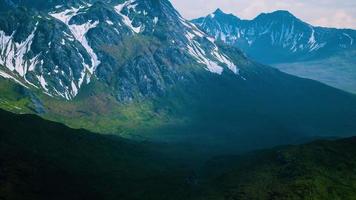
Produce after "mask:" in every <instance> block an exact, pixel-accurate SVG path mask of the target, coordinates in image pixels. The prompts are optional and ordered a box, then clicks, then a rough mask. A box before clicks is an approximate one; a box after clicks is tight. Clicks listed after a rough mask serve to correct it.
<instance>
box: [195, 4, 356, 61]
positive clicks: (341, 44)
mask: <svg viewBox="0 0 356 200" xmlns="http://www.w3.org/2000/svg"><path fill="white" fill-rule="evenodd" d="M192 22H193V23H194V24H196V25H197V26H199V27H200V28H201V29H202V30H204V31H205V32H206V33H208V34H209V35H211V36H213V37H214V38H215V39H217V40H220V41H223V42H225V43H227V44H229V45H234V46H237V47H239V48H241V49H242V50H243V51H244V52H246V54H247V55H249V56H250V57H251V58H253V59H255V60H257V61H259V62H262V63H265V64H274V63H285V62H296V61H306V60H315V59H320V58H327V57H329V56H332V55H337V54H340V53H343V52H348V51H354V50H356V43H355V42H354V40H355V39H356V31H355V30H351V29H334V28H324V27H315V26H312V25H310V24H308V23H306V22H303V21H302V20H300V19H298V18H296V17H295V16H294V15H292V14H291V13H290V12H288V11H283V10H279V11H275V12H272V13H263V14H260V15H258V16H257V17H256V18H254V19H252V20H242V19H240V18H238V17H236V16H234V15H232V14H226V13H224V12H223V11H222V10H220V9H217V10H216V11H215V12H214V13H212V14H210V15H208V16H206V17H202V18H198V19H195V20H193V21H192Z"/></svg>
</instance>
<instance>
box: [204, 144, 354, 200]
mask: <svg viewBox="0 0 356 200" xmlns="http://www.w3.org/2000/svg"><path fill="white" fill-rule="evenodd" d="M355 158H356V138H350V139H343V140H338V141H316V142H313V143H310V144H306V145H300V146H288V147H280V148H275V149H272V150H265V151H259V152H256V153H250V154H247V155H243V156H235V157H233V156H230V157H221V158H217V159H215V160H213V161H211V162H210V163H209V164H208V166H209V167H208V169H209V170H208V172H209V173H208V174H209V176H210V180H211V182H209V184H210V185H213V188H209V189H208V191H214V192H212V195H211V199H228V200H233V199H240V200H265V199H276V200H281V199H284V200H287V199H288V200H289V199H290V200H292V199H293V200H304V199H313V200H334V199H340V200H341V199H342V200H351V199H352V200H353V199H356V159H355ZM221 196H223V197H224V198H222V197H221Z"/></svg>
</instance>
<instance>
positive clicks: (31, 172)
mask: <svg viewBox="0 0 356 200" xmlns="http://www.w3.org/2000/svg"><path fill="white" fill-rule="evenodd" d="M0 121H1V123H0V124H1V126H0V199H4V200H15V199H143V197H144V199H188V197H189V196H187V195H189V190H190V188H189V184H188V183H187V182H186V178H187V176H188V175H189V173H190V171H189V169H188V168H186V167H185V165H180V164H179V162H178V161H177V160H179V159H177V157H174V156H171V155H170V156H168V155H165V154H163V153H159V152H158V151H157V149H159V148H162V147H163V146H162V145H155V148H154V149H153V148H152V146H151V145H148V144H145V143H134V142H130V141H126V140H123V139H120V138H116V137H109V136H108V137H105V136H101V135H96V134H94V133H90V132H88V131H84V130H74V129H70V128H67V127H65V126H63V125H60V124H57V123H53V122H48V121H44V120H42V119H40V118H39V117H36V116H32V115H24V116H20V115H14V114H11V113H8V112H5V111H0ZM165 149H168V148H165ZM177 155H178V154H177Z"/></svg>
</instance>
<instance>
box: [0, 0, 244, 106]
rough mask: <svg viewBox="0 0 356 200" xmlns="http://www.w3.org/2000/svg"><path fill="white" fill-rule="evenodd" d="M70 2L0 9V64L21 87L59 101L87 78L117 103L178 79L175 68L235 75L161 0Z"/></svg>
mask: <svg viewBox="0 0 356 200" xmlns="http://www.w3.org/2000/svg"><path fill="white" fill-rule="evenodd" d="M25 2H26V1H25ZM73 2H75V3H72V2H68V3H53V2H52V3H51V4H50V5H51V6H49V5H48V6H45V7H49V8H47V9H44V10H41V12H40V13H38V11H36V10H34V9H31V6H28V7H30V8H28V9H26V8H19V9H17V8H14V9H11V10H10V11H9V12H3V13H2V17H1V18H2V20H1V21H2V23H0V30H2V32H1V34H0V37H1V41H2V42H1V46H0V49H1V50H2V51H1V56H0V58H1V59H0V64H1V65H4V66H5V67H7V68H8V69H9V70H10V71H12V72H14V73H15V75H16V77H18V78H19V79H21V80H25V82H26V83H27V85H28V86H33V87H40V88H41V89H42V90H44V91H45V92H46V93H48V94H49V95H52V96H58V97H62V98H66V99H72V98H73V97H75V96H76V95H77V94H78V92H79V90H80V88H81V86H82V85H83V84H88V83H89V82H90V81H91V80H92V78H93V76H94V77H96V78H98V79H101V80H102V81H104V82H107V83H108V84H109V85H110V86H111V87H113V89H114V90H115V92H116V93H117V98H118V99H119V100H121V101H127V100H130V99H132V98H135V96H136V97H137V96H148V95H152V94H153V95H154V94H157V93H160V92H163V91H164V90H165V88H166V87H168V83H167V82H172V83H171V84H173V83H174V82H176V81H179V76H177V75H175V74H174V73H175V71H178V70H179V68H180V67H179V66H182V65H195V66H196V67H203V68H206V69H207V70H208V71H211V72H213V73H218V74H221V73H222V71H223V69H224V68H226V69H229V70H231V71H233V72H234V73H237V72H238V69H237V67H236V66H235V65H234V64H233V62H232V61H231V60H230V59H229V58H228V57H226V56H225V55H223V54H222V52H221V51H219V49H218V47H217V46H216V45H215V44H214V43H213V42H212V41H211V39H209V38H208V37H207V36H206V35H205V34H203V33H202V32H201V31H199V30H198V29H197V28H196V27H195V26H194V25H192V24H190V23H189V22H187V21H186V20H184V19H183V18H181V16H180V15H179V14H178V13H177V12H176V11H175V10H174V8H173V7H172V6H171V4H170V3H169V2H168V1H148V0H137V1H93V2H91V1H73ZM47 4H48V3H47ZM8 19H11V20H8ZM14 24H17V25H15V26H14ZM167 30H169V31H167ZM132 43H135V45H137V47H136V46H133V47H131V44H132ZM141 43H143V44H141ZM147 43H150V44H151V45H150V47H147V48H142V49H141V48H140V46H141V45H145V44H147ZM137 48H140V49H137ZM126 49H127V50H126ZM133 56H135V57H133ZM176 58H180V59H179V61H177V60H175V59H176ZM142 68H147V69H145V70H143V69H142ZM168 69H169V70H168ZM134 73H135V74H134ZM117 77H120V78H117ZM180 78H181V77H180ZM166 79H168V80H166Z"/></svg>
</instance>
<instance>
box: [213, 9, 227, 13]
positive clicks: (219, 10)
mask: <svg viewBox="0 0 356 200" xmlns="http://www.w3.org/2000/svg"><path fill="white" fill-rule="evenodd" d="M214 14H225V12H224V11H222V10H221V9H220V8H217V9H216V10H215V11H214Z"/></svg>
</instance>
